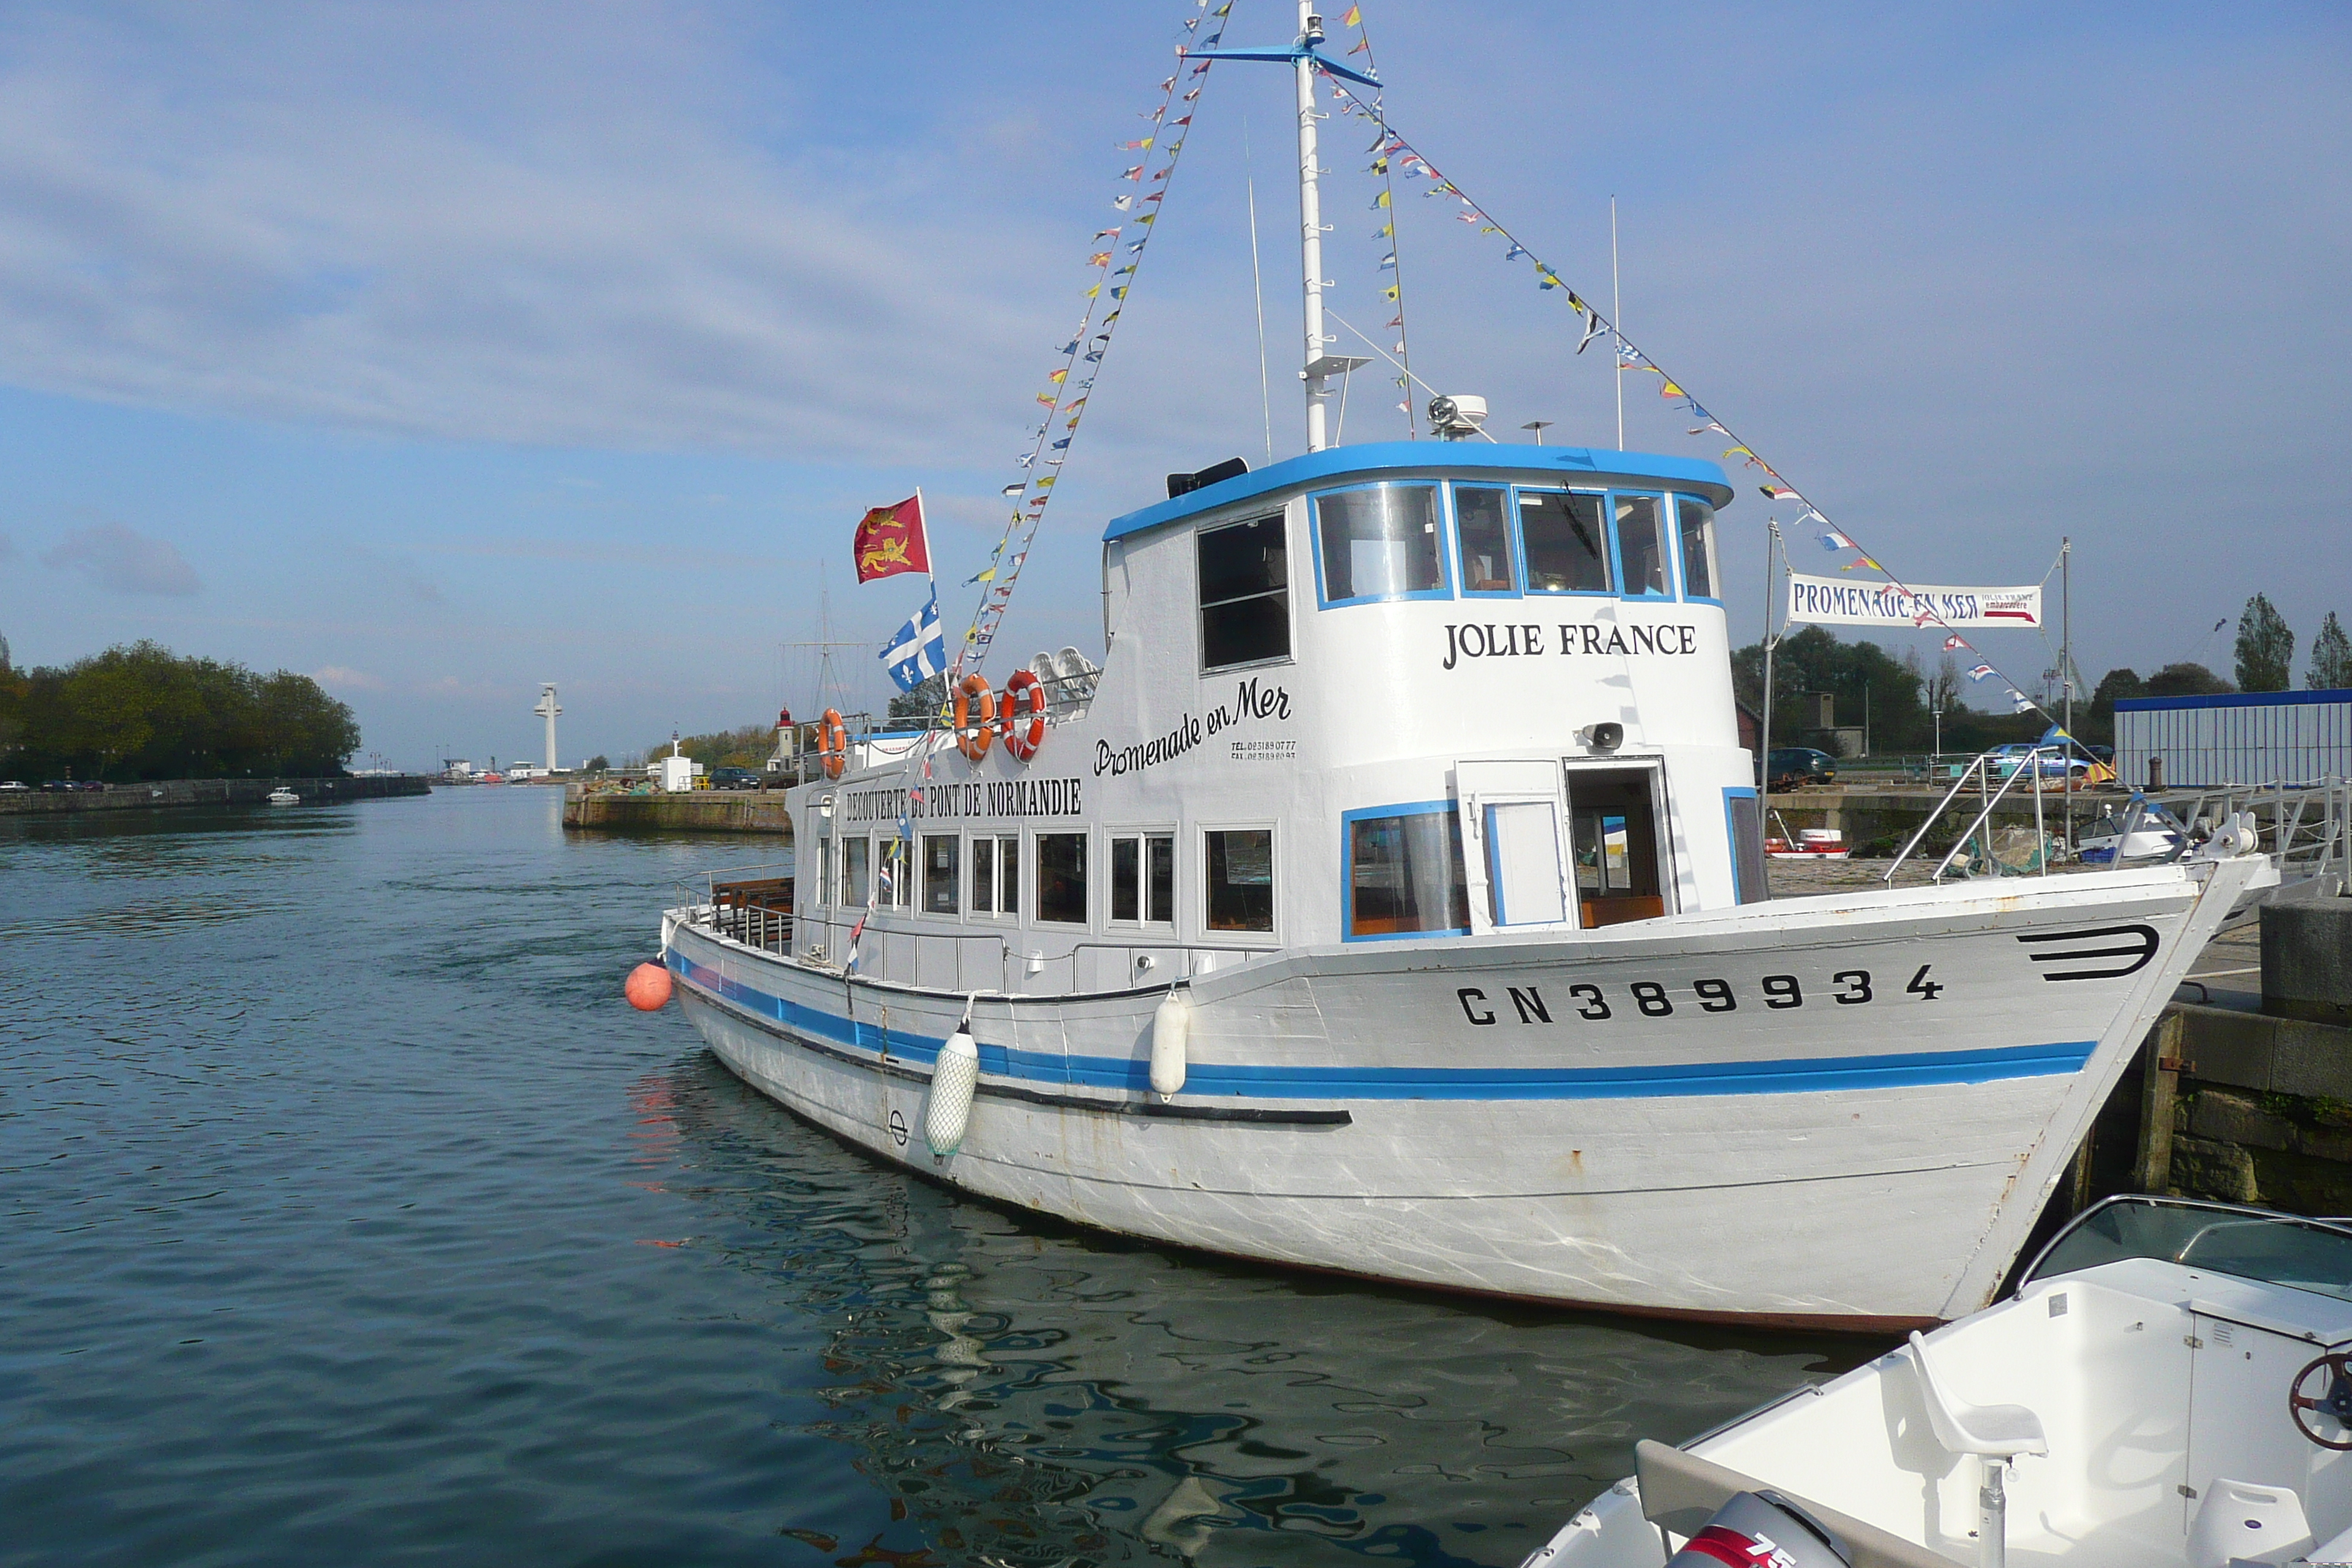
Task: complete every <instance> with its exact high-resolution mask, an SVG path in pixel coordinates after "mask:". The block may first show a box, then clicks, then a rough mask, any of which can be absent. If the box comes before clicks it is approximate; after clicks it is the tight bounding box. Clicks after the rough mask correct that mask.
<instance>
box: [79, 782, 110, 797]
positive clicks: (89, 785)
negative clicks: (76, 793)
mask: <svg viewBox="0 0 2352 1568" xmlns="http://www.w3.org/2000/svg"><path fill="white" fill-rule="evenodd" d="M74 788H76V789H78V790H80V791H81V792H82V793H84V794H85V795H102V794H104V793H105V790H106V781H105V780H104V779H84V780H82V781H81V783H79V784H76V785H74Z"/></svg>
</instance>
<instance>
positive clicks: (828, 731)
mask: <svg viewBox="0 0 2352 1568" xmlns="http://www.w3.org/2000/svg"><path fill="white" fill-rule="evenodd" d="M816 749H817V754H818V755H819V756H821V757H823V758H824V776H825V777H827V778H829V779H837V778H839V777H840V776H841V770H842V769H843V768H845V767H846V766H848V764H849V726H848V725H846V724H845V723H843V722H842V721H841V710H839V709H837V708H828V709H826V710H824V718H822V719H820V720H818V721H817V726H816Z"/></svg>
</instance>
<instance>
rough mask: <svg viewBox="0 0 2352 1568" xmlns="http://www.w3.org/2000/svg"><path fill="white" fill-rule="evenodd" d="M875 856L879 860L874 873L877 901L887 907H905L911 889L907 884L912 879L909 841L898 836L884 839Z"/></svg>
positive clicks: (892, 908)
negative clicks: (909, 868) (910, 876)
mask: <svg viewBox="0 0 2352 1568" xmlns="http://www.w3.org/2000/svg"><path fill="white" fill-rule="evenodd" d="M875 858H876V860H877V861H878V862H879V865H878V866H877V868H876V869H875V873H874V880H875V891H876V894H877V898H876V900H875V901H876V902H877V903H879V904H880V905H882V907H883V908H885V909H891V910H903V909H905V908H906V907H907V897H908V890H909V889H908V885H907V884H908V882H909V881H910V880H912V879H911V878H909V877H908V874H907V841H906V840H905V839H903V838H898V837H891V838H886V839H884V840H883V841H882V843H881V846H880V847H879V849H878V850H877V852H876V855H875Z"/></svg>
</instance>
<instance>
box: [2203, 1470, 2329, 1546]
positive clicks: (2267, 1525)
mask: <svg viewBox="0 0 2352 1568" xmlns="http://www.w3.org/2000/svg"><path fill="white" fill-rule="evenodd" d="M2310 1544H2311V1524H2310V1521H2307V1520H2305V1518H2304V1516H2303V1500H2302V1499H2301V1498H2299V1497H2297V1496H2296V1495H2295V1494H2294V1489H2292V1488H2288V1487H2265V1486H2258V1485H2256V1484H2255V1483H2253V1482H2252V1481H2231V1480H2223V1479H2221V1477H2219V1476H2216V1477H2215V1478H2213V1484H2212V1485H2210V1486H2209V1487H2207V1488H2206V1489H2205V1498H2204V1500H2203V1501H2201V1502H2200V1503H2199V1504H2198V1505H2197V1522H2196V1523H2194V1524H2192V1525H2190V1526H2189V1568H2231V1564H2232V1563H2285V1562H2287V1561H2289V1560H2290V1559H2292V1558H2293V1557H2294V1555H2295V1554H2296V1553H2297V1552H2301V1551H2302V1550H2303V1549H2304V1548H2305V1547H2306V1546H2308V1545H2310ZM2331 1544H2332V1543H2331Z"/></svg>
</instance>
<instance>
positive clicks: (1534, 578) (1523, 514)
mask: <svg viewBox="0 0 2352 1568" xmlns="http://www.w3.org/2000/svg"><path fill="white" fill-rule="evenodd" d="M1519 540H1520V542H1521V543H1522V544H1524V545H1525V546H1526V548H1527V555H1528V592H1529V593H1534V594H1605V593H1607V592H1609V545H1608V542H1607V540H1606V538H1605V537H1604V536H1603V534H1602V533H1601V498H1600V497H1599V496H1589V495H1571V494H1569V493H1567V492H1564V491H1561V490H1521V491H1520V492H1519Z"/></svg>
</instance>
